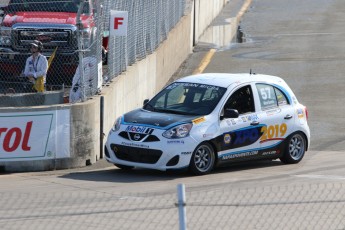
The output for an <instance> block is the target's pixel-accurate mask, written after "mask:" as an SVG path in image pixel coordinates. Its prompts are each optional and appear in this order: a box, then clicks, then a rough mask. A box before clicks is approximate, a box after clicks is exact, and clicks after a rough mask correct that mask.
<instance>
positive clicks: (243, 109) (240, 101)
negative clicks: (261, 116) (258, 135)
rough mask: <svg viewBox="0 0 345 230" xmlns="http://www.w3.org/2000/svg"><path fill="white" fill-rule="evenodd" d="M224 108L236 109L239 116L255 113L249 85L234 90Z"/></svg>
mask: <svg viewBox="0 0 345 230" xmlns="http://www.w3.org/2000/svg"><path fill="white" fill-rule="evenodd" d="M225 107H226V108H230V109H236V110H237V111H238V112H239V113H240V114H244V113H249V112H255V105H254V99H253V92H252V89H251V87H250V85H247V86H244V87H242V88H240V89H238V90H236V91H235V92H234V93H233V94H232V95H231V96H230V98H229V99H228V101H227V102H226V104H225Z"/></svg>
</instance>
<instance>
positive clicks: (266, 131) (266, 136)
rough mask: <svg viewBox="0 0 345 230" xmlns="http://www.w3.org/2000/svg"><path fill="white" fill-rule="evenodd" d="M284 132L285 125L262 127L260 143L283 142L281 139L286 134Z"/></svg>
mask: <svg viewBox="0 0 345 230" xmlns="http://www.w3.org/2000/svg"><path fill="white" fill-rule="evenodd" d="M286 131H287V125H286V124H285V123H282V124H280V125H270V126H262V127H261V133H262V136H261V138H260V143H263V142H266V141H274V140H284V138H282V137H283V136H284V135H285V134H286Z"/></svg>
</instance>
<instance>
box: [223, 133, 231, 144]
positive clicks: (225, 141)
mask: <svg viewBox="0 0 345 230" xmlns="http://www.w3.org/2000/svg"><path fill="white" fill-rule="evenodd" d="M230 141H231V136H230V134H229V133H227V134H225V135H224V143H225V144H230Z"/></svg>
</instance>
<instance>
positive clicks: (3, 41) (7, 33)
mask: <svg viewBox="0 0 345 230" xmlns="http://www.w3.org/2000/svg"><path fill="white" fill-rule="evenodd" d="M11 30H12V29H11V28H10V27H1V28H0V45H3V46H10V45H11Z"/></svg>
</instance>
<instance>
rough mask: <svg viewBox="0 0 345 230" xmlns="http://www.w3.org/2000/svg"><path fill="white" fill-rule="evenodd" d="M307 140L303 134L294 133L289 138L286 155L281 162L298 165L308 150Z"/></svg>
mask: <svg viewBox="0 0 345 230" xmlns="http://www.w3.org/2000/svg"><path fill="white" fill-rule="evenodd" d="M306 143H307V142H306V138H305V137H304V135H303V134H302V133H294V134H292V135H291V136H289V137H288V139H287V143H286V146H285V149H284V155H283V156H282V157H281V158H280V161H281V162H283V163H285V164H296V163H298V162H300V161H301V160H302V158H303V157H304V153H305V150H306Z"/></svg>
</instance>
